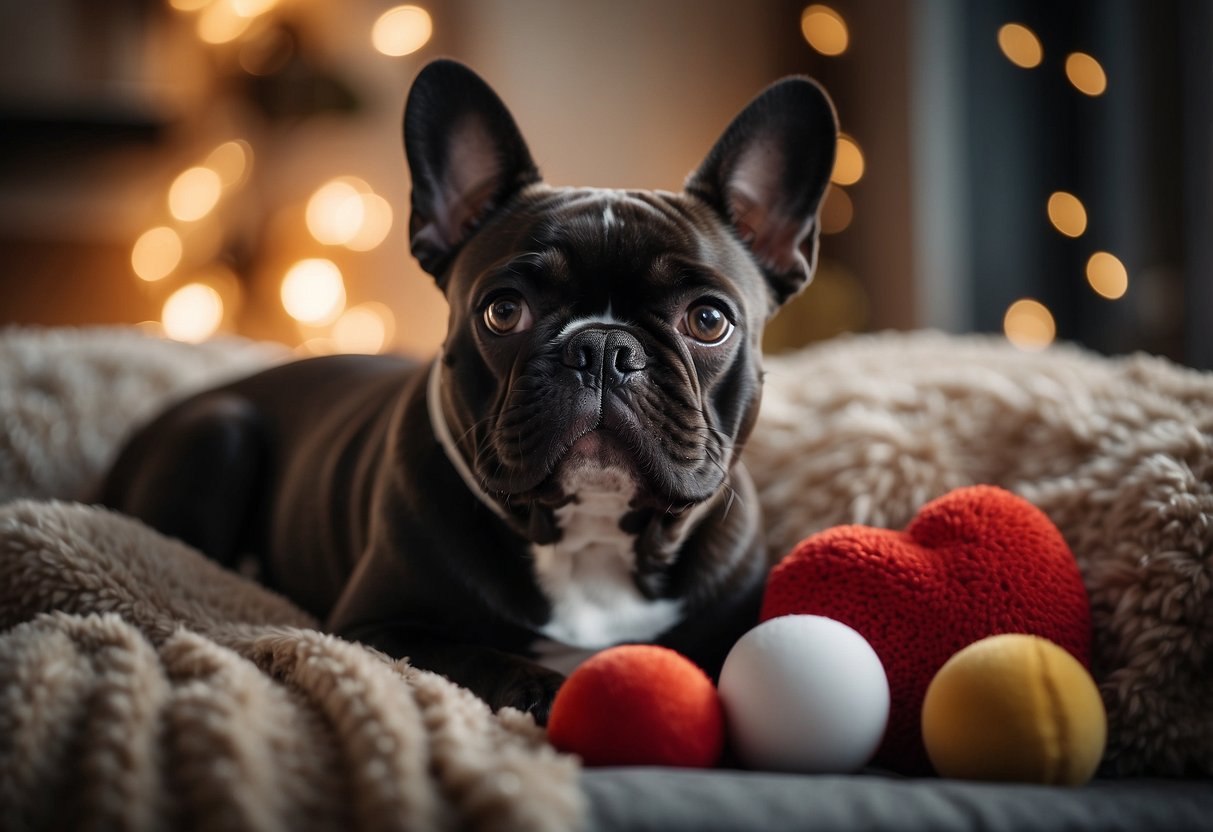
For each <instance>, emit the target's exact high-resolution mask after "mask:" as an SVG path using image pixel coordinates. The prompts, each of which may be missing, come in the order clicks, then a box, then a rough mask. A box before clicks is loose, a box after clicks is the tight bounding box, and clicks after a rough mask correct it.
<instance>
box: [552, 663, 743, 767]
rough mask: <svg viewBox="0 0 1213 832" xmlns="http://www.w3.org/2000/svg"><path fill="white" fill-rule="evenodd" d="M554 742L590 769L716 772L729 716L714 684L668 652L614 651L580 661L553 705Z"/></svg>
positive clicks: (704, 675) (691, 664)
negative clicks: (621, 767) (644, 767)
mask: <svg viewBox="0 0 1213 832" xmlns="http://www.w3.org/2000/svg"><path fill="white" fill-rule="evenodd" d="M548 739H549V740H550V741H551V743H552V744H553V745H554V746H556V748H558V749H560V750H561V751H568V752H571V753H573V754H577V755H579V756H580V757H581V759H582V760H583V761H584V762H585V764H586V765H589V766H610V765H659V766H682V767H687V768H710V767H711V766H714V765H715V764H716V763H717V762H718V761H719V759H720V755H721V752H722V751H723V748H724V714H723V711H722V710H721V707H720V698H719V696H718V695H717V694H716V688H715V687H714V686H713V685H712V682H711V680H710V679H708V677H707V675H706V674H704V672H703V671H702V670H700V669H699V668H698V667H697V666H696V665H695V664H694V663H692V662H691V661H690V660H689V659H687V658H685V657H684V656H682V655H680V654H678V653H676V652H674V651H673V650H670V649H668V648H665V647H656V646H653V645H640V644H628V645H622V646H620V647H612V648H610V649H608V650H604V651H602V652H601V653H598V654H597V655H595V656H593V657H591V658H590V659H588V660H587V661H586V662H584V663H583V664H581V665H580V666H579V667H578V668H577V669H576V670H574V671H573V673H572V674H571V675H570V676H569V678H568V679H566V680H565V682H564V684H563V685H562V686H561V687H560V690H559V691H557V692H556V699H555V701H554V702H553V703H552V712H551V716H550V717H549V719H548Z"/></svg>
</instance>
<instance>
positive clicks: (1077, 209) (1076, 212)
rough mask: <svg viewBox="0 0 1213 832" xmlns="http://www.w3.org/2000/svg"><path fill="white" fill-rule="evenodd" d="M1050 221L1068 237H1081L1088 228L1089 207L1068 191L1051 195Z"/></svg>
mask: <svg viewBox="0 0 1213 832" xmlns="http://www.w3.org/2000/svg"><path fill="white" fill-rule="evenodd" d="M1048 212H1049V222H1051V223H1053V227H1054V228H1056V229H1057V230H1058V231H1060V232H1061V233H1062V234H1065V235H1066V236H1067V237H1081V236H1082V235H1083V232H1085V231H1086V230H1087V209H1086V208H1084V207H1083V204H1082V200H1080V199H1079V198H1078V197H1076V196H1074V194H1071V193H1067V192H1066V191H1057V192H1055V193H1054V194H1053V195H1052V196H1050V197H1049V204H1048Z"/></svg>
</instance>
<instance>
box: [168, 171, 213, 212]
mask: <svg viewBox="0 0 1213 832" xmlns="http://www.w3.org/2000/svg"><path fill="white" fill-rule="evenodd" d="M222 193H223V180H222V179H220V178H219V174H217V173H215V171H213V170H211V169H210V168H207V167H193V168H189V169H188V170H186V171H184V172H182V174H181V175H180V176H178V177H177V178H176V179H174V180H173V184H172V186H171V187H170V188H169V191H168V209H169V211H170V212H171V213H172V215H173V216H174V217H176V218H177V219H179V220H181V221H182V222H193V221H195V220H200V219H202V218H203V217H205V216H206V215H207V214H209V213H210V212H211V211H212V210H213V209H214V208H215V205H216V204H218V202H219V196H220V194H222Z"/></svg>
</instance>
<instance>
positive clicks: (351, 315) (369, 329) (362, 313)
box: [333, 301, 396, 355]
mask: <svg viewBox="0 0 1213 832" xmlns="http://www.w3.org/2000/svg"><path fill="white" fill-rule="evenodd" d="M395 323H396V322H395V317H394V316H393V315H392V310H390V309H388V308H387V307H386V306H384V305H383V304H382V303H378V302H376V301H369V302H367V303H360V304H358V305H357V306H352V307H350V308H349V309H347V310H345V312H344V313H342V315H341V317H340V318H338V319H337V322H336V323H335V324H333V344H334V345H335V346H336V347H337V350H338V351H339V352H347V353H365V354H368V355H369V354H373V353H377V352H382V351H383V348H384V347H385V346H386V345H387V343H388V342H389V341H390V340H391V339H392V335H393V334H394V330H395Z"/></svg>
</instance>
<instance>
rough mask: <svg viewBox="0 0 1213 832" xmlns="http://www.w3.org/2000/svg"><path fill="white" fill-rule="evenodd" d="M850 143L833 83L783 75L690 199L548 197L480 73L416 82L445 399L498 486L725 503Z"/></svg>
mask: <svg viewBox="0 0 1213 832" xmlns="http://www.w3.org/2000/svg"><path fill="white" fill-rule="evenodd" d="M836 136H837V123H836V120H835V116H834V111H833V108H832V106H831V104H830V102H829V99H828V98H827V97H826V95H825V93H824V92H823V91H822V90H821V88H820V87H818V86H817V85H816V84H815V83H813V82H812V81H809V80H807V79H804V78H788V79H785V80H783V81H780V82H779V83H777V84H775V85H773V86H771V87H769V88H768V89H767V90H766V91H764V92H763V93H762V94H761V95H759V96H758V97H757V98H756V99H755V100H754V101H753V102H752V103H750V105H749V106H748V107H746V108H745V110H743V111H742V113H741V114H740V115H738V116H737V118H736V119H735V120H734V121H733V122H732V124H730V125H729V127H728V129H727V130H725V132H724V134H723V136H722V137H721V138H720V139H719V141H718V142H717V143H716V145H715V146H714V147H713V148H712V150H711V152H710V153H709V154H708V156H707V158H706V160H705V161H704V162H703V164H702V165H701V166H700V167H699V168H698V169H697V170H696V171H694V172H693V173H692V174H691V175H690V177H689V178H688V179H687V183H686V186H685V189H684V190H683V191H682V192H681V193H667V192H660V191H611V190H600V189H590V188H572V189H564V188H551V187H548V186H546V185H544V184H543V183H542V182H541V180H540V176H539V172H538V170H537V169H536V167H535V164H534V162H533V161H532V159H531V155H530V152H529V150H528V149H527V146H526V144H525V142H524V141H523V139H522V136H521V134H520V133H519V131H518V128H517V126H516V125H515V123H514V120H513V118H512V117H511V116H510V114H509V111H508V110H507V109H506V108H505V106H504V105H503V104H502V102H501V100H500V99H499V98H498V97H497V96H496V95H495V94H494V93H493V91H492V90H491V89H490V88H489V87H488V86H487V85H486V84H485V83H484V81H483V80H481V79H480V78H479V77H478V76H477V75H476V74H475V73H473V72H472V71H471V70H469V69H467V68H466V67H464V66H462V65H460V64H458V63H454V62H451V61H437V62H435V63H431V64H430V65H428V66H427V67H425V69H423V70H422V72H421V74H420V75H419V76H418V78H417V80H416V82H415V84H414V86H413V89H412V92H411V93H410V96H409V101H408V105H407V108H406V112H405V120H404V137H405V146H406V151H407V155H408V161H409V166H410V169H411V172H412V177H413V193H412V218H411V222H410V227H409V231H410V234H411V239H412V251H413V254H414V255H415V256H416V257H417V259H418V260H419V262H420V263H421V265H422V266H423V267H424V268H425V269H426V271H428V272H429V273H430V274H432V275H433V276H434V277H435V278H436V279H437V281H438V285H439V286H440V287H441V289H442V290H443V292H444V293H445V294H446V297H447V300H448V302H449V305H450V321H449V331H448V335H447V340H446V343H445V346H444V351H443V359H442V360H443V364H444V376H445V378H444V392H443V397H444V401H443V402H442V406H443V410H444V412H445V414H446V418H447V420H448V421H449V423H450V431H451V434H452V435H453V436H454V437H455V440H456V443H457V444H458V446H459V449H460V452H461V453H462V455H464V456H465V457H466V458H467V459H468V460H470V463H471V469H472V471H473V472H474V475H475V477H476V478H477V480H478V481H479V483H480V485H481V486H482V488H483V489H484V491H486V492H487V493H488V494H489V495H491V496H492V497H493V498H494V499H495V500H497V501H498V502H500V503H503V504H510V505H519V504H523V503H528V502H534V501H539V502H543V503H547V504H549V505H558V504H560V503H561V502H562V501H564V500H566V499H568V497H569V496H570V495H568V494H566V493H565V491H566V489H567V483H568V481H569V473H570V472H571V471H576V470H578V469H582V468H586V467H590V468H599V469H616V471H617V472H623V475H624V476H626V477H627V478H628V479H630V480H631V483H632V485H633V486H634V487H635V491H636V497H635V500H636V501H637V502H647V503H648V504H649V505H650V506H651V507H653V508H655V509H657V510H659V511H663V512H670V513H677V512H680V511H683V510H685V509H687V508H689V507H691V506H693V505H695V504H697V503H700V502H701V501H703V500H705V499H707V498H708V497H710V496H712V495H714V494H715V493H717V492H718V491H719V490H720V488H721V487H722V484H723V483H724V481H725V479H726V477H727V475H728V471H729V468H730V466H731V465H732V463H733V461H734V460H735V458H736V453H737V451H738V449H739V448H740V447H741V445H742V444H743V443H744V441H745V439H746V437H747V435H748V433H749V430H750V428H751V426H752V425H753V422H754V419H755V416H756V414H757V408H758V401H759V396H760V391H761V362H760V344H761V338H762V330H763V326H764V324H765V322H766V320H767V319H768V318H769V317H770V315H771V314H773V313H774V311H775V310H776V309H778V308H779V306H780V305H781V304H783V303H784V302H785V301H786V300H787V299H788V298H790V297H791V296H793V295H794V294H796V293H797V292H799V291H800V290H801V289H802V288H803V287H804V286H805V285H806V284H807V283H808V281H809V279H810V277H811V275H812V271H813V266H814V261H815V258H816V250H817V214H818V209H819V206H820V204H821V200H822V196H823V194H824V192H825V188H826V186H827V184H828V181H829V176H830V171H831V169H832V167H833V162H834V145H835V140H836Z"/></svg>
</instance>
